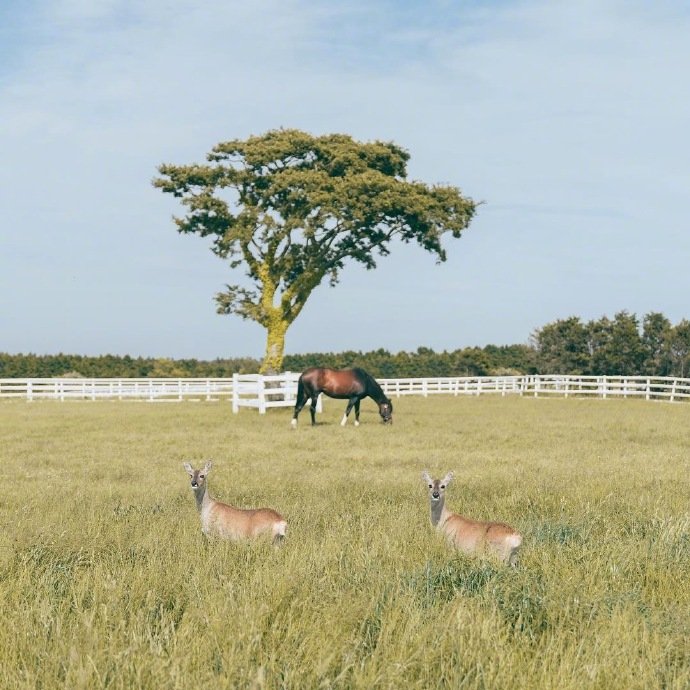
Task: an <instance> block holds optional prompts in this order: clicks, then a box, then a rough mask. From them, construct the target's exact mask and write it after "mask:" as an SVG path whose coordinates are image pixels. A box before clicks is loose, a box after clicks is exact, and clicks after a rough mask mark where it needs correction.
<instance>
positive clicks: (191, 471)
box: [182, 462, 194, 477]
mask: <svg viewBox="0 0 690 690" xmlns="http://www.w3.org/2000/svg"><path fill="white" fill-rule="evenodd" d="M182 467H184V468H185V469H186V470H187V474H188V475H189V476H190V477H193V476H194V468H193V467H192V466H191V465H190V464H189V463H188V462H183V463H182Z"/></svg>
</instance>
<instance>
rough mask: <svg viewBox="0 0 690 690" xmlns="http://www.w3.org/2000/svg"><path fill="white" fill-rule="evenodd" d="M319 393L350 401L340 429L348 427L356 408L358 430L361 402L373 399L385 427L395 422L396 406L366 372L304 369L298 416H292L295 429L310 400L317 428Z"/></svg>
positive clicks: (298, 398)
mask: <svg viewBox="0 0 690 690" xmlns="http://www.w3.org/2000/svg"><path fill="white" fill-rule="evenodd" d="M319 393H325V394H326V395H327V396H329V397H330V398H341V399H347V400H348V403H347V409H346V410H345V415H344V416H343V420H342V421H341V422H340V425H341V426H345V424H346V423H347V416H348V415H349V414H350V410H351V409H352V408H353V407H354V408H355V426H359V403H360V401H361V400H362V398H366V397H367V396H368V397H370V398H371V399H372V400H373V401H374V402H375V403H376V404H377V405H378V406H379V414H380V415H381V419H382V420H383V423H384V424H388V423H391V422H392V421H393V403H392V402H391V401H390V399H389V398H388V397H386V394H385V393H384V392H383V390H382V389H381V386H379V384H378V383H376V380H375V379H374V377H373V376H371V375H369V374H367V372H366V371H364V369H358V368H355V369H329V368H328V367H311V368H310V369H305V370H304V371H303V372H302V375H301V376H300V377H299V381H298V383H297V402H296V403H295V413H294V414H293V415H292V426H293V427H296V426H297V417H298V415H299V413H300V411H301V410H302V408H303V407H304V406H305V405H306V404H307V400H309V398H311V406H310V407H309V412H311V423H312V426H313V425H314V424H316V418H315V413H316V399H317V398H318V397H319Z"/></svg>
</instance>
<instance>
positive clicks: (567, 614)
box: [0, 397, 690, 690]
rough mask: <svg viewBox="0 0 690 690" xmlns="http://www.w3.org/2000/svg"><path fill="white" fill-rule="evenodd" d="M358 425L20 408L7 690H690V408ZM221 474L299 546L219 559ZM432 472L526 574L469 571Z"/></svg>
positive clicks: (549, 404) (204, 406) (12, 450)
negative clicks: (503, 538)
mask: <svg viewBox="0 0 690 690" xmlns="http://www.w3.org/2000/svg"><path fill="white" fill-rule="evenodd" d="M343 407H344V404H343V403H340V402H335V401H329V400H327V401H326V402H325V412H324V414H323V415H321V417H320V419H321V420H322V423H321V424H320V425H319V426H317V427H315V428H311V427H310V426H309V424H308V418H309V415H308V411H307V412H305V413H303V414H302V416H301V417H300V427H299V428H298V429H297V430H296V431H292V430H291V429H290V425H289V420H290V412H289V411H288V410H274V411H272V412H269V414H267V415H265V416H259V415H258V414H257V413H256V412H252V411H248V410H243V411H242V412H241V413H240V414H239V415H232V414H231V411H230V406H229V405H228V404H221V403H191V402H189V403H180V404H147V403H126V402H113V403H108V402H97V403H49V402H42V403H33V404H28V403H24V402H6V403H2V404H0V459H1V460H2V468H3V474H4V481H3V488H2V492H1V493H0V521H1V526H2V531H1V534H0V620H1V621H2V625H0V687H2V688H46V689H52V688H100V687H107V688H157V689H158V688H180V689H185V690H189V689H193V688H283V687H284V688H572V689H573V690H575V689H578V690H580V689H582V688H601V689H602V690H603V689H604V688H606V689H610V688H640V689H642V688H644V689H649V688H674V689H678V690H680V689H681V688H683V689H686V688H688V687H690V644H689V640H690V623H689V621H690V579H689V577H688V576H689V574H690V512H689V511H690V508H689V506H688V498H689V496H690V480H689V476H690V461H689V457H690V452H689V451H690V434H689V432H688V429H689V428H690V405H670V404H664V403H649V402H644V401H629V400H628V401H613V400H611V401H601V400H597V401H589V400H588V401H585V400H572V399H570V400H535V399H526V398H490V397H480V398H471V399H463V398H433V399H432V398H429V399H423V398H407V399H401V400H399V401H397V400H396V401H395V424H394V425H393V426H392V427H384V426H383V425H381V424H380V423H378V414H377V413H376V410H375V406H374V405H373V404H372V403H371V402H370V401H365V402H364V403H363V404H362V425H361V426H360V427H359V428H357V429H356V428H354V427H353V426H348V427H345V428H341V427H340V426H339V424H338V422H339V420H340V417H341V415H342V412H343ZM207 458H212V459H213V460H214V469H213V471H212V473H211V475H210V479H209V483H210V490H211V493H212V495H214V496H215V497H217V498H219V499H221V500H224V501H227V502H229V503H232V504H234V505H239V506H243V507H250V506H254V507H260V506H270V507H273V508H275V509H277V510H279V511H280V512H281V513H282V514H283V515H284V516H285V517H286V518H287V519H288V522H289V528H288V537H287V540H286V542H285V544H284V545H283V546H282V548H279V549H275V548H273V547H271V546H270V544H268V543H265V542H261V543H254V544H244V543H243V544H231V543H224V542H218V541H207V540H206V539H205V538H204V537H203V536H202V534H201V532H200V523H199V518H198V514H197V512H196V508H195V505H194V499H193V496H192V492H191V490H190V488H189V482H188V477H187V474H186V473H185V471H184V469H183V468H182V462H183V460H190V461H191V462H192V464H198V463H200V461H201V460H202V459H207ZM425 468H428V469H429V470H430V471H431V473H432V474H438V473H440V472H445V471H447V470H450V469H453V470H454V471H455V474H456V479H455V482H454V484H453V485H451V487H450V489H449V490H448V496H447V504H448V505H449V507H450V508H451V509H452V510H455V511H457V512H462V513H464V514H465V515H469V516H472V517H476V518H480V519H494V520H502V521H506V522H508V523H510V524H511V525H513V526H514V527H516V528H517V529H519V530H520V531H521V532H522V533H523V535H524V544H525V545H524V547H523V550H522V554H521V562H520V567H519V568H518V569H517V570H512V569H509V568H505V567H503V566H501V565H500V564H498V563H496V562H495V561H492V560H488V559H481V558H469V557H466V556H462V555H457V554H453V553H451V552H449V550H448V549H447V548H446V546H445V545H444V544H443V542H441V541H440V540H439V539H438V538H437V536H436V535H435V534H434V533H433V532H432V531H431V527H430V525H429V519H428V504H427V498H426V492H425V487H424V486H423V484H422V482H421V479H420V476H419V475H420V472H421V471H422V470H423V469H425Z"/></svg>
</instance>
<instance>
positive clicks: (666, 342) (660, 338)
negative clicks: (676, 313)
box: [642, 312, 673, 376]
mask: <svg viewBox="0 0 690 690" xmlns="http://www.w3.org/2000/svg"><path fill="white" fill-rule="evenodd" d="M672 332H673V326H672V325H671V322H670V321H669V320H668V319H667V318H666V317H665V316H664V315H663V314H660V313H658V312H650V313H649V314H645V316H644V318H643V319H642V347H643V348H644V364H643V367H642V368H643V370H644V373H645V374H650V375H652V376H668V375H669V374H670V373H671V370H672V368H673V358H672V355H671V335H672Z"/></svg>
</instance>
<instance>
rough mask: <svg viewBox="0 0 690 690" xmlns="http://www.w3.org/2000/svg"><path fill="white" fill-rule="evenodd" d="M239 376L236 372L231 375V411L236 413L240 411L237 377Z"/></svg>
mask: <svg viewBox="0 0 690 690" xmlns="http://www.w3.org/2000/svg"><path fill="white" fill-rule="evenodd" d="M238 378H239V376H238V374H237V372H235V373H234V374H233V375H232V412H233V414H237V413H238V412H239V411H240V394H239V391H238V385H237V379H238Z"/></svg>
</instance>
